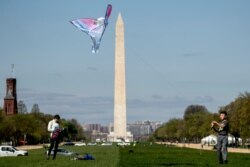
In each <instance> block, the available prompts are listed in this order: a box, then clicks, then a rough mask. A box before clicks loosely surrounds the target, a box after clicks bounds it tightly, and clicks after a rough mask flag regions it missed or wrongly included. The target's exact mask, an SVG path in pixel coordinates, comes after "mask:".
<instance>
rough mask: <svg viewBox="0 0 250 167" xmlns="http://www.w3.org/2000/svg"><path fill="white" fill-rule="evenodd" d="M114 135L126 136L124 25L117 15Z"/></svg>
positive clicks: (120, 17)
mask: <svg viewBox="0 0 250 167" xmlns="http://www.w3.org/2000/svg"><path fill="white" fill-rule="evenodd" d="M115 31H116V32H115V93H114V134H115V135H116V136H117V137H122V138H124V137H125V136H126V135H127V119H126V73H125V46H124V23H123V20H122V16H121V14H120V13H119V15H118V18H117V21H116V29H115Z"/></svg>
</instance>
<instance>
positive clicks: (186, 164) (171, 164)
mask: <svg viewBox="0 0 250 167" xmlns="http://www.w3.org/2000/svg"><path fill="white" fill-rule="evenodd" d="M159 165H160V166H180V165H181V166H198V165H197V164H194V163H161V164H159Z"/></svg>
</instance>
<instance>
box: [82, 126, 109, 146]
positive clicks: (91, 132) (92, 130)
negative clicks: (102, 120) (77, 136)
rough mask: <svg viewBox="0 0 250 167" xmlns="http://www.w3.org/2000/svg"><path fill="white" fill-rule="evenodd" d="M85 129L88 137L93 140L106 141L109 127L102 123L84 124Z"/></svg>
mask: <svg viewBox="0 0 250 167" xmlns="http://www.w3.org/2000/svg"><path fill="white" fill-rule="evenodd" d="M83 129H84V133H85V135H87V138H89V139H90V140H91V141H93V142H96V141H98V142H100V141H106V139H107V135H108V133H109V127H108V126H102V125H101V124H84V125H83Z"/></svg>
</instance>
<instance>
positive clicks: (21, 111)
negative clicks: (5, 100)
mask: <svg viewBox="0 0 250 167" xmlns="http://www.w3.org/2000/svg"><path fill="white" fill-rule="evenodd" d="M17 112H18V113H19V114H26V113H28V110H27V107H26V105H25V104H24V102H23V101H22V100H20V101H19V102H18V103H17Z"/></svg>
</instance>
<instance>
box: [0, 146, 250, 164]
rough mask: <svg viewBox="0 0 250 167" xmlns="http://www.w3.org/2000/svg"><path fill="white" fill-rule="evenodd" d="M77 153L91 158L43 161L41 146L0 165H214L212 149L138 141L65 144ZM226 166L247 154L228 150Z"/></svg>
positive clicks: (249, 156)
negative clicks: (133, 143) (130, 143)
mask: <svg viewBox="0 0 250 167" xmlns="http://www.w3.org/2000/svg"><path fill="white" fill-rule="evenodd" d="M64 148H66V149H68V150H71V151H74V152H77V153H79V154H81V155H83V154H85V153H90V154H92V155H93V156H94V158H95V160H89V161H74V160H70V159H71V158H72V157H69V156H60V155H58V156H57V158H56V160H46V158H45V155H44V149H38V150H30V151H29V156H27V157H1V158H0V167H47V166H48V167H49V166H53V167H69V166H70V167H78V166H79V167H80V166H81V167H87V166H88V167H147V166H148V167H149V166H150V167H151V166H155V167H156V166H157V167H161V166H173V167H175V166H194V167H195V166H204V167H216V166H222V165H218V163H217V159H216V152H215V151H205V150H202V151H200V150H196V149H188V148H177V147H171V146H168V147H166V146H163V145H148V144H138V145H137V146H136V147H124V148H122V147H117V146H81V147H77V146H67V147H64ZM226 166H228V167H238V166H240V167H249V166H250V154H241V153H229V164H228V165H226Z"/></svg>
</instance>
